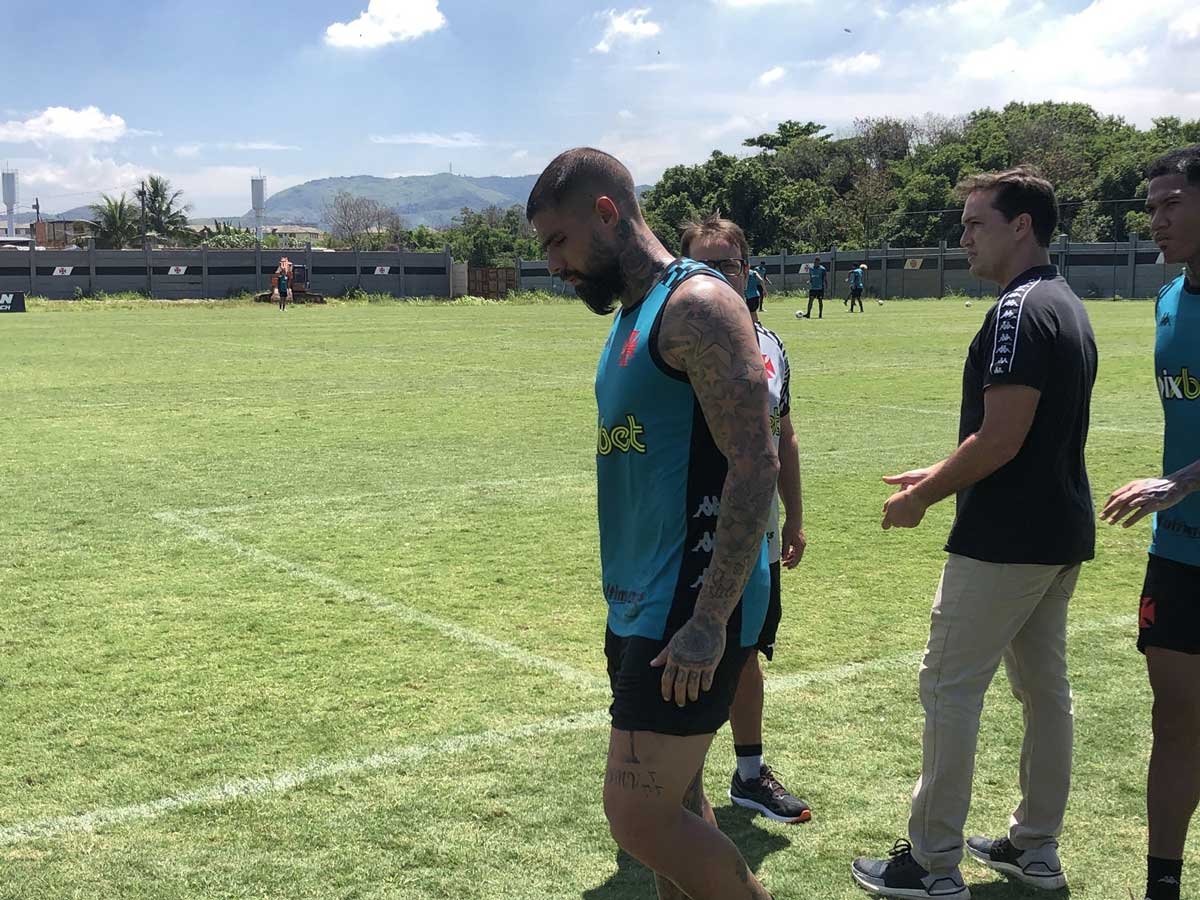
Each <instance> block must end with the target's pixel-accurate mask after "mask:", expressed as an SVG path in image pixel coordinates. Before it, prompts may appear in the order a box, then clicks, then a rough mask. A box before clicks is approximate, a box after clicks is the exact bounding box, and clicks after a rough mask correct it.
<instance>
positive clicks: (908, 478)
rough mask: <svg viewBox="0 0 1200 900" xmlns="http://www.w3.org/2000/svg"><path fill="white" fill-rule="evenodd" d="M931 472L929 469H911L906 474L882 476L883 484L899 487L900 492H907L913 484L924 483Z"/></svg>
mask: <svg viewBox="0 0 1200 900" xmlns="http://www.w3.org/2000/svg"><path fill="white" fill-rule="evenodd" d="M932 471H933V469H931V468H930V469H911V470H909V471H908V472H904V473H902V474H900V475H884V476H883V483H884V484H895V485H899V486H900V490H902V491H904V490H908V489H909V488H910V487H912V486H913V485H915V484H920V483H921V482H922V481H924V480H925V479H926V478H928V477H929V473H930V472H932Z"/></svg>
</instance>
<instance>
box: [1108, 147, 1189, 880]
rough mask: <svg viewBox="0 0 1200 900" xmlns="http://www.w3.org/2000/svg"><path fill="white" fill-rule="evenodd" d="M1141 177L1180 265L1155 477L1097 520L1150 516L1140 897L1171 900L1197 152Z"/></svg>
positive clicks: (1181, 737) (1156, 228)
mask: <svg viewBox="0 0 1200 900" xmlns="http://www.w3.org/2000/svg"><path fill="white" fill-rule="evenodd" d="M1147 175H1148V176H1149V178H1150V192H1149V195H1148V196H1147V197H1146V209H1147V210H1148V211H1149V213H1150V233H1151V234H1152V235H1153V237H1154V240H1155V241H1156V242H1157V243H1158V246H1159V248H1160V249H1161V250H1162V253H1163V258H1164V259H1165V260H1166V261H1167V262H1169V263H1186V264H1187V266H1186V269H1185V272H1184V274H1182V275H1180V276H1179V277H1178V278H1176V279H1175V280H1174V281H1172V282H1171V283H1170V284H1169V285H1167V286H1166V287H1165V288H1163V289H1162V291H1160V292H1159V295H1158V303H1157V304H1156V305H1155V309H1154V317H1155V321H1156V322H1157V325H1158V328H1157V337H1156V340H1155V347H1154V372H1155V376H1156V380H1157V382H1158V394H1159V396H1160V397H1161V398H1162V405H1163V418H1164V419H1165V426H1166V428H1165V431H1164V434H1163V475H1162V477H1155V478H1143V479H1141V480H1138V481H1131V482H1130V483H1129V484H1127V485H1125V486H1124V487H1122V488H1120V489H1118V490H1116V491H1113V493H1112V496H1110V497H1109V498H1108V503H1107V504H1106V505H1105V507H1104V509H1103V511H1102V512H1101V517H1102V518H1104V519H1105V520H1107V521H1108V522H1110V523H1112V524H1114V525H1115V524H1117V523H1118V522H1122V520H1123V524H1124V526H1125V527H1126V528H1128V527H1129V526H1130V525H1132V524H1134V523H1135V522H1137V521H1139V520H1141V519H1143V518H1144V517H1146V516H1148V515H1150V514H1151V513H1153V514H1154V526H1153V529H1152V531H1151V534H1152V536H1151V539H1150V560H1149V562H1148V564H1147V565H1146V581H1145V586H1144V587H1143V588H1142V599H1141V617H1140V620H1139V624H1138V649H1139V650H1141V651H1142V652H1143V653H1144V654H1146V669H1147V671H1148V672H1149V675H1150V688H1151V690H1152V691H1153V692H1154V711H1153V717H1152V722H1153V730H1154V748H1153V750H1152V751H1151V753H1150V773H1149V778H1148V779H1147V785H1146V813H1147V818H1148V819H1149V825H1150V847H1149V855H1148V857H1147V875H1146V897H1147V900H1179V888H1180V881H1181V880H1182V878H1183V846H1184V841H1185V840H1186V839H1187V833H1188V825H1189V823H1190V822H1191V820H1192V816H1193V815H1194V814H1195V812H1196V807H1197V804H1200V144H1198V145H1196V146H1194V147H1188V148H1187V149H1184V150H1176V151H1175V152H1174V153H1168V154H1167V155H1166V156H1164V157H1162V158H1161V159H1159V160H1157V161H1156V162H1155V163H1154V164H1153V165H1151V166H1150V170H1149V172H1148V173H1147Z"/></svg>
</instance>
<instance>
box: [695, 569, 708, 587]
mask: <svg viewBox="0 0 1200 900" xmlns="http://www.w3.org/2000/svg"><path fill="white" fill-rule="evenodd" d="M707 575H708V566H705V567H704V571H703V572H701V573H700V577H699V578H697V579H696V580H695V581H693V582H692V590H694V591H698V590H699V589H700V588H702V587H704V579H705V577H706V576H707Z"/></svg>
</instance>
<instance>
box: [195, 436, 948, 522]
mask: <svg viewBox="0 0 1200 900" xmlns="http://www.w3.org/2000/svg"><path fill="white" fill-rule="evenodd" d="M944 446H946V441H940V440H930V441H921V442H919V443H914V444H896V445H892V446H887V447H878V446H871V447H847V448H836V449H832V450H805V449H803V448H801V451H800V453H801V460H802V461H803V459H806V458H811V457H814V456H835V457H841V456H847V455H848V456H860V455H862V454H864V453H895V452H900V451H905V450H925V449H928V448H930V447H944ZM595 477H596V473H595V471H594V470H593V469H591V468H588V469H587V470H581V471H578V472H566V473H563V474H561V475H534V476H531V477H529V478H497V479H493V480H490V481H464V482H459V483H448V484H441V485H431V486H428V487H413V488H396V489H395V490H390V491H365V492H363V493H361V494H334V495H331V496H324V497H267V498H264V499H262V500H258V501H255V502H254V503H234V504H227V505H225V506H195V507H192V508H190V509H179V510H173V511H172V512H173V513H175V514H176V515H180V516H188V517H193V516H208V515H236V514H238V513H246V512H252V511H254V510H257V509H262V508H263V507H266V506H273V505H279V504H285V505H287V506H288V507H299V506H321V507H328V506H336V505H345V504H350V503H357V502H359V501H361V500H371V499H379V498H383V497H421V496H428V495H434V496H440V495H443V494H469V493H471V492H472V491H478V490H489V489H493V488H519V487H529V486H532V485H538V484H544V485H554V484H559V483H565V484H569V483H571V482H575V481H592V482H594V480H595Z"/></svg>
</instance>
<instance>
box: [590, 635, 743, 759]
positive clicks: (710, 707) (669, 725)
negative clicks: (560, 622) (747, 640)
mask: <svg viewBox="0 0 1200 900" xmlns="http://www.w3.org/2000/svg"><path fill="white" fill-rule="evenodd" d="M739 637H740V635H739V634H737V633H736V632H729V633H727V634H726V640H725V655H724V656H723V657H721V662H720V663H719V664H718V665H717V671H716V673H715V674H714V675H713V683H712V687H711V688H709V689H708V690H707V691H701V692H700V699H699V700H697V701H696V702H695V703H693V702H691V701H688V702H687V703H686V704H685V705H684V706H683V708H682V709H681V708H680V707H678V706H676V705H675V701H674V700H672V701H670V702H667V701H665V700H663V698H662V671H663V670H662V669H661V668H658V669H652V668H650V660H652V659H654V657H656V656H658V654H659V653H661V652H662V649H663V647H665V646H667V642H666V641H655V640H651V639H650V638H644V637H621V636H619V635H617V634H614V633H613V632H612V629H606V630H605V634H604V655H605V657H607V659H608V681H609V684H610V685H611V686H612V693H613V702H612V706H610V707H609V710H608V711H609V713H610V714H611V715H612V725H613V728H619V729H620V730H622V731H652V732H654V733H655V734H673V735H676V736H679V737H689V736H691V735H697V734H716V733H717V731H719V730H720V728H721V726H722V725H724V724H725V723H726V722H728V721H729V704H731V703H732V702H733V695H734V693H735V692H736V691H737V686H738V679H739V678H740V677H741V674H742V667H743V666H745V664H746V659H747V658H748V657H749V656H750V654H751V653H753V652H754V648H753V647H741V646H739Z"/></svg>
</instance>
